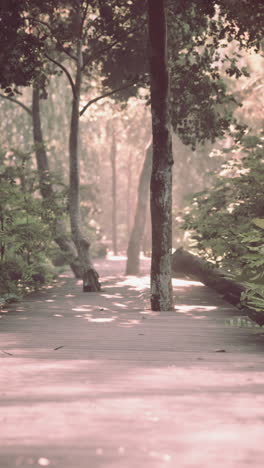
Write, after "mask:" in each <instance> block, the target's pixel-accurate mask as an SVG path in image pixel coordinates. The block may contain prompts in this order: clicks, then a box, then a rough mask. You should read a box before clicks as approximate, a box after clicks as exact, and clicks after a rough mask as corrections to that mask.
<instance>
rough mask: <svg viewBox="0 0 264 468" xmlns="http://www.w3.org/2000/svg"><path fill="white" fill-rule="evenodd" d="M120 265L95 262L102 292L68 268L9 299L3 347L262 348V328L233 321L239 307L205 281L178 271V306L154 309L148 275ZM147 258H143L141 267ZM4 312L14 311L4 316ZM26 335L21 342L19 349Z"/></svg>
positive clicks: (72, 353) (71, 350)
mask: <svg viewBox="0 0 264 468" xmlns="http://www.w3.org/2000/svg"><path fill="white" fill-rule="evenodd" d="M123 266H124V261H122V260H119V259H116V260H112V261H106V262H102V261H101V262H99V264H97V265H96V268H99V269H100V267H101V268H102V269H103V273H105V274H104V275H103V276H102V281H103V282H102V291H101V292H100V293H83V292H82V289H81V281H77V280H75V279H73V278H72V277H71V275H70V273H66V274H64V275H61V276H60V278H59V279H58V280H57V281H56V283H55V284H54V285H53V286H52V287H48V288H47V289H45V290H44V291H42V292H41V293H39V294H33V295H31V297H30V298H28V299H27V300H26V301H24V302H23V303H22V304H19V305H18V306H13V307H11V309H10V311H9V313H8V314H4V313H3V314H2V316H3V317H2V318H3V320H2V321H1V325H2V327H1V331H2V333H3V334H4V335H2V337H3V338H4V343H5V346H4V347H5V351H7V352H10V353H11V354H13V353H14V354H15V355H18V354H19V355H20V354H21V353H22V354H23V355H25V354H26V355H30V354H31V351H30V350H31V349H33V350H34V353H38V356H39V357H41V355H42V354H43V357H44V356H46V353H47V352H49V351H54V350H55V351H57V358H64V357H65V358H66V359H68V358H73V359H80V357H84V358H85V357H88V358H89V356H90V354H89V353H91V352H93V351H95V350H96V351H102V352H103V351H105V352H106V353H107V351H108V350H110V351H111V352H117V353H118V352H119V350H120V352H122V354H123V353H131V352H132V353H133V352H141V351H149V352H150V353H151V352H154V351H155V352H156V351H158V352H160V353H163V352H172V353H174V352H182V353H186V352H187V353H188V352H189V353H190V352H198V353H199V352H200V353H201V352H205V353H210V352H215V351H216V350H218V349H219V350H220V349H221V348H223V349H224V350H225V351H226V352H241V353H243V352H256V351H259V352H260V351H263V349H264V348H263V346H264V340H263V333H262V332H261V329H259V328H254V327H253V328H240V327H238V326H236V322H233V326H231V325H230V320H229V319H230V318H234V317H236V316H238V315H239V311H238V310H237V309H235V308H234V307H232V306H230V305H229V304H227V303H226V302H225V301H223V300H222V299H221V297H220V296H218V295H217V294H216V293H215V292H214V291H212V290H210V289H209V288H207V287H204V286H203V285H202V284H201V283H199V282H195V281H186V280H182V279H174V280H173V286H174V295H175V310H173V311H169V312H152V311H151V310H150V309H149V276H147V275H142V276H140V277H133V276H130V277H124V276H121V275H120V271H121V272H122V269H123ZM148 266H149V262H148V261H146V262H145V265H144V270H145V271H144V273H146V270H147V268H148ZM99 271H100V270H99ZM114 272H116V273H117V274H119V275H115V276H114V275H113V273H114ZM109 273H111V274H112V275H111V276H109ZM107 275H108V276H107ZM6 315H10V316H12V317H13V319H12V320H7V316H6ZM1 331H0V333H1ZM21 339H22V343H23V349H21V350H19V349H18V350H16V347H17V346H18V348H19V341H21ZM55 348H58V349H55ZM17 353H18V354H17ZM80 353H81V354H80ZM82 353H86V356H83V355H82ZM87 353H88V354H87ZM184 361H185V360H184ZM184 365H186V361H185V362H184Z"/></svg>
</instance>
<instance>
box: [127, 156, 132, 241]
mask: <svg viewBox="0 0 264 468" xmlns="http://www.w3.org/2000/svg"><path fill="white" fill-rule="evenodd" d="M131 163H132V151H130V153H129V156H128V162H127V203H126V205H127V206H126V225H127V237H129V236H130V229H131V182H132V168H131Z"/></svg>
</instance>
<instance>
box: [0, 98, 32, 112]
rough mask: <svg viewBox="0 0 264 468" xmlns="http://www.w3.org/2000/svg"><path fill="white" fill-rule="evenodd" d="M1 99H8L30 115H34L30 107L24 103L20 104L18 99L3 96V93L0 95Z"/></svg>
mask: <svg viewBox="0 0 264 468" xmlns="http://www.w3.org/2000/svg"><path fill="white" fill-rule="evenodd" d="M0 97H1V98H4V99H7V100H8V101H11V102H14V103H15V104H17V105H18V106H20V107H22V109H24V110H25V111H26V112H27V113H28V114H29V115H32V110H31V109H30V108H29V107H28V106H26V105H25V104H23V102H20V101H18V100H17V99H15V98H12V97H11V96H5V95H4V94H1V93H0Z"/></svg>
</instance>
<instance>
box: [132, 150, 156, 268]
mask: <svg viewBox="0 0 264 468" xmlns="http://www.w3.org/2000/svg"><path fill="white" fill-rule="evenodd" d="M151 167H152V142H151V143H150V144H149V145H148V146H147V148H146V156H145V161H144V164H143V168H142V171H141V174H140V179H139V184H138V200H137V206H136V214H135V220H134V225H133V228H132V231H131V235H130V239H129V243H128V248H127V264H126V275H138V274H139V255H140V250H141V246H142V241H143V236H144V228H145V224H146V212H147V204H148V200H149V182H150V174H151Z"/></svg>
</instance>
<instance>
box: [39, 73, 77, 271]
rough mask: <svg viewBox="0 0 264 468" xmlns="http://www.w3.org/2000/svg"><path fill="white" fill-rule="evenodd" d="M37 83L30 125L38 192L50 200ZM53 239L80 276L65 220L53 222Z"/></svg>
mask: <svg viewBox="0 0 264 468" xmlns="http://www.w3.org/2000/svg"><path fill="white" fill-rule="evenodd" d="M39 92H40V90H39V85H38V83H37V81H35V82H34V83H33V93H32V125H33V139H34V147H35V154H36V161H37V168H38V175H39V183H40V193H41V195H42V197H43V200H45V201H47V200H50V203H52V198H53V196H54V193H53V188H52V183H51V180H50V170H49V162H48V157H47V153H46V148H45V144H44V140H43V135H42V128H41V117H40V105H39V101H40V97H39ZM54 241H55V242H56V243H57V245H58V246H59V247H60V249H61V251H62V254H63V256H64V258H65V260H66V261H67V262H68V263H69V265H70V267H71V269H72V271H73V273H74V275H75V277H76V278H81V277H82V270H81V265H80V263H79V260H78V257H77V252H76V249H75V247H74V244H73V243H72V241H71V240H69V239H68V237H67V229H66V226H65V222H64V221H63V220H62V219H57V220H56V224H55V238H54Z"/></svg>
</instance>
